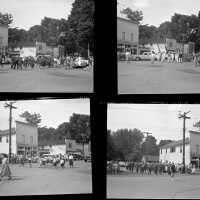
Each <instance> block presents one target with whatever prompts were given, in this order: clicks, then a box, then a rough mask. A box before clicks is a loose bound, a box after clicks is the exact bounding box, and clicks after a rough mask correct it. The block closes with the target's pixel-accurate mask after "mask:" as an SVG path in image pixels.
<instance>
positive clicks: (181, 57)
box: [179, 51, 183, 63]
mask: <svg viewBox="0 0 200 200" xmlns="http://www.w3.org/2000/svg"><path fill="white" fill-rule="evenodd" d="M179 62H180V63H182V62H183V52H182V51H180V52H179Z"/></svg>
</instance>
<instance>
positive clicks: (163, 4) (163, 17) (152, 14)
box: [117, 0, 200, 26]
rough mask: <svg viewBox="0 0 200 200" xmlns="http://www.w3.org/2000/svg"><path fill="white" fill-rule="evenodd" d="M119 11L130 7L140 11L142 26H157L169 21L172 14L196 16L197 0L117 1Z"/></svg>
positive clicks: (199, 3)
mask: <svg viewBox="0 0 200 200" xmlns="http://www.w3.org/2000/svg"><path fill="white" fill-rule="evenodd" d="M117 1H118V2H119V5H120V6H119V9H118V11H119V10H120V9H122V8H126V7H130V8H131V9H133V10H141V11H142V12H143V15H144V18H143V22H142V24H149V25H154V26H159V25H160V24H161V23H162V22H165V21H170V20H171V17H172V16H173V15H174V13H179V14H184V15H191V14H195V15H198V11H199V10H200V1H199V0H117Z"/></svg>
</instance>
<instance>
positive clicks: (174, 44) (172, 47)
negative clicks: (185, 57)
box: [165, 38, 177, 51]
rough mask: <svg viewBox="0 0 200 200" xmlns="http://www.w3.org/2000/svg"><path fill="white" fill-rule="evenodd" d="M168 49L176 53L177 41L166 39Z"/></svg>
mask: <svg viewBox="0 0 200 200" xmlns="http://www.w3.org/2000/svg"><path fill="white" fill-rule="evenodd" d="M165 46H166V49H167V50H173V51H175V50H176V48H177V42H176V40H175V39H169V38H166V44H165Z"/></svg>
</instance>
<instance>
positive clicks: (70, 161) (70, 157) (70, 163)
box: [69, 154, 74, 168]
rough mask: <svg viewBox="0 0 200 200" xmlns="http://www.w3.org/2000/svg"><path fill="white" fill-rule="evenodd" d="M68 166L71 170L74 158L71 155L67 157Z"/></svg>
mask: <svg viewBox="0 0 200 200" xmlns="http://www.w3.org/2000/svg"><path fill="white" fill-rule="evenodd" d="M69 166H70V168H73V166H74V157H73V155H72V154H70V155H69Z"/></svg>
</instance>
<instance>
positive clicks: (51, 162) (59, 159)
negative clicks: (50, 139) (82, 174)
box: [0, 154, 74, 181]
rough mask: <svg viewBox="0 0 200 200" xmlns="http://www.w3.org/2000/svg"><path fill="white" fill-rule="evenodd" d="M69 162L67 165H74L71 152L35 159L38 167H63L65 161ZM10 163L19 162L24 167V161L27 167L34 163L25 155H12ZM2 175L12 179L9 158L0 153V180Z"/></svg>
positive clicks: (71, 166) (31, 158)
mask: <svg viewBox="0 0 200 200" xmlns="http://www.w3.org/2000/svg"><path fill="white" fill-rule="evenodd" d="M67 161H68V162H69V167H70V168H73V167H74V157H73V155H72V154H69V155H61V154H59V155H55V156H46V157H39V158H38V159H37V160H36V163H38V164H39V167H47V166H52V167H55V168H57V167H61V168H62V169H64V167H65V164H66V162H67ZM11 163H12V164H20V165H21V166H23V167H24V165H25V163H28V165H29V167H32V163H34V160H33V157H27V158H26V157H25V156H22V155H21V156H13V157H12V158H11ZM3 177H8V180H11V179H12V176H11V170H10V167H9V160H8V156H7V154H1V171H0V181H1V180H2V178H3Z"/></svg>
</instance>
